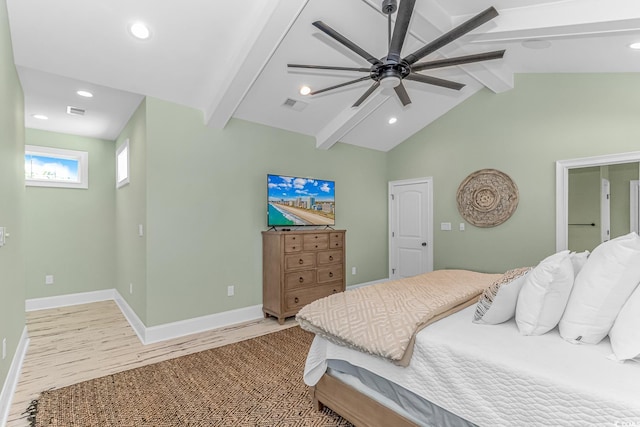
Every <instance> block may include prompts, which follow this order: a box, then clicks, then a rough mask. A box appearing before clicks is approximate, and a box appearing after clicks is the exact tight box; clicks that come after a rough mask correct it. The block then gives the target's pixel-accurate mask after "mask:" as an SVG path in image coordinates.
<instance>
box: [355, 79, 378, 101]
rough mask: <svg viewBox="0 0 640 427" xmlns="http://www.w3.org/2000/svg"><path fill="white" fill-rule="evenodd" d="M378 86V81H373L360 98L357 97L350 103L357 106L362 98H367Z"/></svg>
mask: <svg viewBox="0 0 640 427" xmlns="http://www.w3.org/2000/svg"><path fill="white" fill-rule="evenodd" d="M378 86H380V82H373V84H372V85H371V87H369V89H367V91H366V92H365V93H364V94H363V95H362V96H361V97H360V98H358V100H357V101H356V102H355V103H354V104H353V105H352V107H359V106H360V104H362V103H363V102H364V100H365V99H367V98H368V97H369V95H371V94H372V93H373V91H375V90H376V89H378Z"/></svg>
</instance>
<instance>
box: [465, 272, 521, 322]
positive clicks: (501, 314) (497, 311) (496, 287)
mask: <svg viewBox="0 0 640 427" xmlns="http://www.w3.org/2000/svg"><path fill="white" fill-rule="evenodd" d="M529 271H531V267H522V268H514V269H513V270H509V271H507V272H506V273H504V274H503V275H502V277H501V278H499V279H498V280H496V281H495V282H493V283H492V284H491V286H489V287H488V288H487V289H485V290H484V292H483V293H482V296H481V297H480V300H478V305H476V312H475V315H474V316H473V323H482V324H486V325H497V324H498V323H503V322H506V321H507V320H509V319H511V318H512V317H513V316H514V315H515V314H516V303H517V302H518V294H519V293H520V289H521V288H522V285H523V284H524V280H525V277H526V276H527V273H529Z"/></svg>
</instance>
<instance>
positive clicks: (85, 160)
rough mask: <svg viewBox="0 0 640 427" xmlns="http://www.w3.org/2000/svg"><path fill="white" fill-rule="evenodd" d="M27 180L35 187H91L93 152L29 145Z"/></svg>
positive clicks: (26, 165)
mask: <svg viewBox="0 0 640 427" xmlns="http://www.w3.org/2000/svg"><path fill="white" fill-rule="evenodd" d="M24 171H25V175H24V178H25V184H26V185H28V186H34V187H62V188H85V189H86V188H89V153H87V152H86V151H75V150H63V149H61V148H50V147H38V146H35V145H26V146H25V153H24Z"/></svg>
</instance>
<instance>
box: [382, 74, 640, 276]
mask: <svg viewBox="0 0 640 427" xmlns="http://www.w3.org/2000/svg"><path fill="white" fill-rule="evenodd" d="M639 98H640V74H638V73H635V74H530V75H517V76H516V79H515V88H514V89H513V90H511V91H508V92H504V93H501V94H494V93H492V92H490V91H488V90H483V91H481V92H479V93H478V94H476V95H474V96H473V97H471V98H469V99H468V100H467V101H465V102H464V103H463V104H461V105H459V106H458V107H456V108H455V109H453V110H452V111H450V112H449V113H447V114H446V115H444V116H443V117H441V118H440V119H438V120H437V121H436V122H434V123H432V124H431V125H429V126H428V127H427V128H425V129H423V130H421V131H419V132H418V133H416V134H415V135H413V136H412V137H411V138H409V139H408V140H407V141H405V142H404V143H402V144H401V145H399V146H398V147H396V148H395V149H393V150H391V151H390V152H389V154H388V164H387V168H388V171H389V175H388V177H389V179H390V180H397V179H406V178H414V177H423V176H432V177H433V179H434V229H435V231H434V268H447V267H463V268H470V269H477V270H480V271H504V270H506V269H508V268H512V267H517V266H523V265H535V264H537V263H538V262H539V261H540V260H541V259H542V258H543V257H545V256H547V255H549V254H551V253H553V252H554V251H555V161H556V160H562V159H572V158H578V157H587V156H596V155H603V154H609V153H619V152H628V151H637V150H639V149H640V120H638V117H640V103H638V99H639ZM484 168H495V169H499V170H501V171H503V172H505V173H507V174H508V175H510V176H511V178H512V179H513V180H514V182H515V183H516V185H517V186H518V188H519V192H520V203H519V206H518V209H517V210H516V212H515V213H514V215H513V216H512V217H511V218H510V219H509V220H508V221H507V222H505V223H503V224H501V225H499V226H497V227H493V228H484V229H481V228H476V227H473V226H472V225H470V224H467V227H466V231H463V232H461V231H457V230H458V227H457V224H458V223H459V222H463V218H462V217H461V216H460V214H459V213H458V210H457V205H456V191H457V188H458V186H459V184H460V183H461V182H462V180H463V179H464V178H465V177H466V176H467V175H469V174H470V173H472V172H474V171H476V170H479V169H484ZM441 222H451V223H453V224H454V226H453V227H452V228H453V229H454V231H441V230H440V226H439V225H440V223H441Z"/></svg>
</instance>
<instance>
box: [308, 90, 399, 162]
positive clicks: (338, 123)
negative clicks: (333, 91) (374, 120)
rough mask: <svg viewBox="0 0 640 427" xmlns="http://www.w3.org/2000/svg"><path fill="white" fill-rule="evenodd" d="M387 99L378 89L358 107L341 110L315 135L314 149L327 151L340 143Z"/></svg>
mask: <svg viewBox="0 0 640 427" xmlns="http://www.w3.org/2000/svg"><path fill="white" fill-rule="evenodd" d="M388 99H389V96H388V95H386V94H385V93H383V91H382V90H381V89H380V88H378V89H376V91H375V92H374V93H373V94H372V95H371V96H369V98H368V99H367V100H365V101H364V102H363V103H362V104H360V106H359V107H356V108H354V107H349V108H346V109H344V110H342V111H341V112H340V113H339V114H338V115H337V116H336V117H335V118H334V119H333V120H331V121H330V122H329V123H328V124H327V125H326V126H325V127H324V128H322V129H321V130H320V132H318V134H317V135H316V148H319V149H322V150H328V149H329V148H331V147H333V146H334V144H335V143H336V142H338V141H340V139H341V138H342V137H343V136H345V135H346V134H347V133H349V131H350V130H351V129H353V128H354V127H356V126H357V125H358V123H360V122H361V121H363V120H364V119H366V118H367V116H368V115H369V114H371V113H373V112H374V111H376V110H377V109H378V108H379V107H380V106H381V105H382V104H384V103H385V102H386V101H387V100H388Z"/></svg>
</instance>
